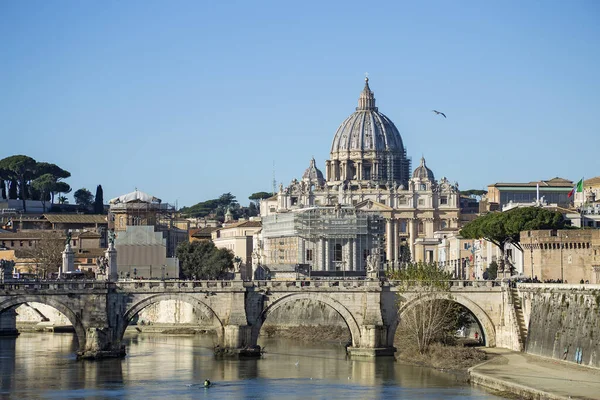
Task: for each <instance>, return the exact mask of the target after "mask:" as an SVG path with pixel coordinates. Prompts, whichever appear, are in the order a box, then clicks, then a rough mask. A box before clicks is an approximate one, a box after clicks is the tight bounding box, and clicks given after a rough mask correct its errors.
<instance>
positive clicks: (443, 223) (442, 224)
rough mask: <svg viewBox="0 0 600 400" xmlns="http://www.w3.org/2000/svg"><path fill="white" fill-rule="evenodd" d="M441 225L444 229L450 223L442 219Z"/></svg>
mask: <svg viewBox="0 0 600 400" xmlns="http://www.w3.org/2000/svg"><path fill="white" fill-rule="evenodd" d="M440 226H441V227H442V229H445V228H447V227H448V223H447V222H446V221H442V223H441V224H440Z"/></svg>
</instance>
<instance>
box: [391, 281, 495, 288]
mask: <svg viewBox="0 0 600 400" xmlns="http://www.w3.org/2000/svg"><path fill="white" fill-rule="evenodd" d="M388 282H389V285H390V286H392V287H395V286H420V285H422V283H423V282H421V281H397V280H390V281H388ZM447 282H448V283H449V284H450V288H451V289H452V288H465V287H467V288H468V287H500V286H502V282H501V281H483V280H478V281H468V280H452V281H447Z"/></svg>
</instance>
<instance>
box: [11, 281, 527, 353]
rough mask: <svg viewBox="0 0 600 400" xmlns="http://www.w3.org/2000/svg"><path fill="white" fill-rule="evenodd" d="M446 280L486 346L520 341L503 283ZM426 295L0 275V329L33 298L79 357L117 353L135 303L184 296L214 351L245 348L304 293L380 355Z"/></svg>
mask: <svg viewBox="0 0 600 400" xmlns="http://www.w3.org/2000/svg"><path fill="white" fill-rule="evenodd" d="M450 283H451V289H450V294H451V299H452V300H453V301H455V302H457V303H459V304H461V305H462V306H464V307H465V308H466V309H468V310H469V311H471V313H472V314H473V315H474V316H475V318H476V319H477V321H478V322H479V324H480V326H481V329H482V336H483V339H484V343H485V345H486V346H489V347H494V346H501V347H508V348H512V349H522V342H521V335H520V331H519V326H518V319H517V318H516V316H515V313H514V307H513V305H512V301H511V289H510V288H509V286H508V284H506V283H502V284H500V283H499V282H490V281H452V282H450ZM431 298H432V297H430V296H429V295H427V294H423V293H422V292H420V291H419V290H417V289H408V290H407V289H400V283H399V282H396V281H387V280H300V281H251V282H244V281H241V280H230V281H175V280H167V281H153V280H135V281H120V282H105V281H72V282H68V281H39V282H16V281H13V282H7V283H0V334H10V333H13V334H14V333H16V325H15V315H16V313H15V311H14V309H15V307H17V306H18V305H20V304H23V303H29V302H38V303H43V304H46V305H48V306H51V307H53V308H55V309H57V310H58V311H60V312H61V313H62V314H64V315H65V316H66V317H67V318H68V319H69V320H70V322H71V323H72V325H73V327H74V330H75V333H76V336H77V339H78V342H79V350H78V356H79V357H80V358H101V357H116V356H122V355H124V354H125V349H124V347H123V345H122V344H121V342H122V338H123V334H124V332H125V329H126V328H127V326H128V324H129V323H130V322H131V320H132V319H133V318H134V317H135V316H136V315H137V314H138V313H139V312H140V311H141V310H143V309H144V308H145V307H148V306H149V305H151V304H154V303H157V302H160V301H163V300H179V301H182V302H186V303H189V304H191V305H192V307H193V308H194V310H195V312H196V313H197V314H198V315H200V316H201V319H202V321H206V324H207V325H208V326H207V328H208V327H210V328H211V329H214V331H215V332H216V334H217V338H218V343H219V346H218V348H217V350H218V352H220V353H223V354H226V355H241V356H243V355H248V356H252V355H259V354H260V347H258V346H257V341H258V337H259V335H260V331H261V326H262V324H263V322H265V321H267V320H268V319H269V317H270V316H271V315H272V313H273V312H274V311H276V310H277V309H279V308H280V307H282V306H284V305H286V304H288V305H289V303H290V302H296V301H299V300H306V299H309V300H312V301H315V302H319V303H322V304H324V305H325V306H327V307H331V308H332V309H333V310H335V311H336V312H337V313H338V314H339V315H340V316H341V317H342V318H343V320H344V321H345V323H346V325H347V326H348V329H349V331H350V334H351V337H352V344H351V346H350V347H349V348H348V351H349V353H350V355H352V356H383V355H393V353H394V351H395V349H394V346H393V343H394V335H395V333H396V329H397V327H398V324H399V322H400V321H401V320H402V316H403V314H404V313H405V312H406V311H407V310H409V309H410V308H411V307H414V306H415V305H416V304H418V303H420V302H424V301H427V300H429V299H431ZM511 310H512V311H511ZM303 322H304V323H306V324H310V321H303Z"/></svg>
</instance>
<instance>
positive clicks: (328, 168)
mask: <svg viewBox="0 0 600 400" xmlns="http://www.w3.org/2000/svg"><path fill="white" fill-rule="evenodd" d="M325 180H327V181H330V180H332V175H331V161H329V160H327V161H325Z"/></svg>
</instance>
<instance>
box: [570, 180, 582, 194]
mask: <svg viewBox="0 0 600 400" xmlns="http://www.w3.org/2000/svg"><path fill="white" fill-rule="evenodd" d="M575 192H577V193H581V192H583V178H581V179H580V180H579V182H577V185H575V186H573V189H571V191H570V192H569V197H572V196H573V193H575Z"/></svg>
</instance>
